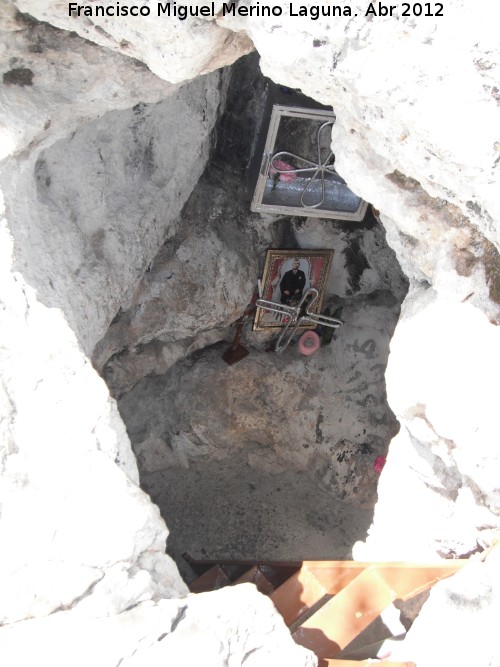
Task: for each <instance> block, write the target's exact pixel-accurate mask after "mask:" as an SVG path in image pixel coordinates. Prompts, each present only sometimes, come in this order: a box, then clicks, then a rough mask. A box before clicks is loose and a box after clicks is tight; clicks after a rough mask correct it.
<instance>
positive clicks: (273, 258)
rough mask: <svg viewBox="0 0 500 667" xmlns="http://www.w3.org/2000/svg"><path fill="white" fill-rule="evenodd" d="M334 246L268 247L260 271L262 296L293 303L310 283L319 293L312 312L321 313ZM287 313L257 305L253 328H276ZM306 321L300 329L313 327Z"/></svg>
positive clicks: (292, 304)
mask: <svg viewBox="0 0 500 667" xmlns="http://www.w3.org/2000/svg"><path fill="white" fill-rule="evenodd" d="M332 257H333V250H307V249H306V250H299V249H297V250H275V249H271V250H268V251H267V254H266V262H265V265H264V273H263V275H262V298H263V299H266V300H268V301H274V302H275V303H280V304H283V305H289V306H296V305H297V304H298V302H299V301H300V300H301V298H302V296H303V295H304V294H305V293H306V292H307V290H308V289H309V288H311V287H314V288H315V289H317V290H318V292H319V296H318V299H317V300H316V302H315V303H314V304H313V306H312V308H311V312H314V313H320V312H321V305H322V303H323V296H324V291H325V287H326V283H327V280H328V274H329V272H330V266H331V263H332ZM285 318H286V316H284V315H280V314H278V313H271V312H267V311H265V310H263V309H262V308H257V311H256V313H255V319H254V324H253V330H254V331H279V330H280V329H281V328H282V327H283V326H285V324H286V319H285ZM313 328H314V327H313V326H312V325H310V324H309V325H305V326H304V327H300V329H313Z"/></svg>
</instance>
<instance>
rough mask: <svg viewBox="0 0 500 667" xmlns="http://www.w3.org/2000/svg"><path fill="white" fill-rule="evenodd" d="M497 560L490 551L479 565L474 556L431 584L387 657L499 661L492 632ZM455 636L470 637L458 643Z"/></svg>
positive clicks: (425, 665) (424, 661)
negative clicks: (401, 636) (428, 591)
mask: <svg viewBox="0 0 500 667" xmlns="http://www.w3.org/2000/svg"><path fill="white" fill-rule="evenodd" d="M499 564H500V563H499V560H498V554H496V553H494V552H492V553H491V555H490V556H488V558H487V560H486V561H485V562H484V563H482V562H480V561H478V560H475V561H473V562H471V563H469V564H468V565H467V566H466V567H465V568H464V569H463V570H462V571H461V572H458V573H457V574H455V575H454V576H453V577H450V578H449V579H446V580H445V581H441V582H439V583H438V584H436V586H434V588H433V589H432V590H431V593H430V596H429V599H428V601H427V602H426V603H425V604H424V606H423V608H422V610H421V612H420V614H419V616H418V618H417V619H416V621H415V622H414V624H413V625H412V627H411V629H410V631H409V632H408V635H407V636H406V638H405V640H404V641H403V642H401V643H398V644H396V646H395V648H394V650H393V653H392V655H391V656H390V658H389V659H390V660H412V661H414V662H416V663H417V664H418V665H419V666H420V665H421V666H422V667H431V666H434V665H438V664H442V663H447V664H451V663H453V664H454V665H457V666H458V667H466V666H467V665H470V664H471V663H474V664H475V665H491V666H496V665H498V664H499V659H498V650H497V647H496V642H495V641H494V636H495V629H496V626H497V620H496V619H497V618H498V614H499V613H500V577H499V574H498V573H499V570H498V566H499ZM458 636H460V637H470V641H460V642H457V637H458ZM405 656H406V657H405ZM409 656H411V657H409Z"/></svg>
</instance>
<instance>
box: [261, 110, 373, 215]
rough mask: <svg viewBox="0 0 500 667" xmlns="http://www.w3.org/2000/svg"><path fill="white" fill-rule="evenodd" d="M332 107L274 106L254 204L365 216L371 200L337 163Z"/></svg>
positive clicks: (293, 211)
mask: <svg viewBox="0 0 500 667" xmlns="http://www.w3.org/2000/svg"><path fill="white" fill-rule="evenodd" d="M334 124H335V114H334V113H333V111H327V110H322V109H307V108H302V107H286V106H282V105H279V104H275V105H274V106H273V110H272V114H271V119H270V121H269V129H268V132H267V139H266V144H265V148H264V153H263V156H262V163H261V166H260V172H259V176H258V179H257V185H256V187H255V193H254V197H253V200H252V205H251V209H252V211H256V212H268V213H285V214H287V215H303V216H307V217H317V218H318V217H319V218H334V219H336V220H351V221H353V222H356V221H357V222H359V221H361V220H363V218H364V216H365V213H366V208H367V203H366V202H365V201H364V200H363V199H361V197H358V195H356V194H355V193H354V192H352V191H351V190H350V189H349V187H348V186H347V183H346V182H345V181H344V179H343V178H342V177H341V176H340V174H338V173H337V170H336V168H335V154H334V152H333V150H332V147H331V143H332V127H333V125H334Z"/></svg>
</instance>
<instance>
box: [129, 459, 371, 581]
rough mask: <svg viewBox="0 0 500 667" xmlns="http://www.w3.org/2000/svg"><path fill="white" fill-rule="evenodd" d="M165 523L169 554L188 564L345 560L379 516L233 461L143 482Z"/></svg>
mask: <svg viewBox="0 0 500 667" xmlns="http://www.w3.org/2000/svg"><path fill="white" fill-rule="evenodd" d="M142 487H143V488H144V490H145V491H146V492H147V493H149V494H150V496H151V498H152V500H153V502H155V503H156V504H157V505H158V506H159V508H160V510H161V513H162V515H163V517H164V518H165V520H166V522H167V525H168V528H169V531H170V535H169V538H168V543H167V551H168V553H169V554H170V555H171V556H172V557H173V558H174V559H175V560H176V562H177V564H178V566H179V570H180V572H181V575H182V576H183V577H184V579H185V580H186V581H188V582H189V581H190V579H191V578H192V571H191V569H190V568H189V567H188V566H186V564H185V562H184V560H183V559H182V553H184V552H188V553H189V554H190V555H191V556H192V557H193V558H196V559H198V558H200V559H202V558H207V559H210V560H217V559H220V560H230V559H241V560H255V561H259V560H261V561H263V560H268V561H269V560H288V561H289V560H292V561H300V560H306V559H309V560H321V559H328V560H330V559H331V560H341V559H350V558H351V549H352V546H353V544H354V543H355V542H356V541H357V540H363V539H365V537H366V531H367V529H368V527H369V525H370V523H371V519H372V516H373V511H372V510H360V509H356V508H352V507H350V506H348V505H346V504H343V503H339V502H337V501H336V500H335V499H334V498H333V497H332V495H331V494H329V493H328V492H327V491H325V490H323V489H322V488H321V487H319V485H318V483H317V482H316V481H315V480H314V479H312V478H311V477H310V476H309V475H308V474H306V473H297V472H285V473H280V474H274V475H271V474H266V473H263V472H260V471H258V470H255V469H254V468H251V467H250V466H249V465H248V464H247V463H246V461H240V460H238V459H235V458H233V459H231V460H225V461H211V462H203V463H196V464H191V466H190V468H189V470H187V469H185V468H169V469H167V470H164V471H161V472H156V473H151V474H149V475H146V476H143V478H142Z"/></svg>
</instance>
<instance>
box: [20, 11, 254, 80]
mask: <svg viewBox="0 0 500 667" xmlns="http://www.w3.org/2000/svg"><path fill="white" fill-rule="evenodd" d="M14 4H15V5H16V7H18V9H19V10H20V11H21V12H26V13H28V14H31V15H32V16H34V17H35V18H37V19H38V20H39V21H47V22H48V23H51V24H52V25H55V26H57V27H58V28H62V29H64V30H70V31H74V32H76V33H77V34H78V35H80V36H81V37H84V38H85V39H89V40H91V41H92V42H95V43H96V44H99V45H101V46H105V47H107V48H108V49H112V50H113V51H118V52H119V53H122V54H124V55H126V56H131V57H132V58H137V59H138V60H141V61H142V62H145V63H146V65H147V66H148V67H149V69H150V70H151V71H152V72H154V73H155V74H157V75H158V76H160V77H161V78H162V79H165V80H166V81H171V82H172V83H181V82H183V81H186V80H188V79H192V78H194V77H196V76H198V75H200V74H207V73H208V72H213V71H214V70H216V69H218V68H220V67H225V66H226V65H230V64H231V63H233V62H234V61H235V60H236V59H237V58H239V57H240V56H242V55H244V54H245V53H249V52H250V51H251V50H252V48H253V45H252V42H251V41H250V40H249V39H248V38H247V37H246V36H245V35H244V34H242V33H238V32H236V33H235V32H233V31H231V30H227V29H226V28H222V27H220V26H218V25H216V24H215V23H214V22H213V21H211V20H206V19H207V18H209V17H203V18H201V19H200V18H191V17H189V18H187V19H186V20H183V21H181V20H179V19H178V18H177V17H174V16H171V17H168V16H167V15H165V14H162V13H160V15H158V13H159V12H158V5H159V4H160V3H156V2H151V3H142V6H150V8H151V12H150V15H149V16H117V17H106V18H103V17H96V16H92V17H85V16H80V17H78V16H75V15H72V16H69V15H68V14H69V12H68V3H66V2H63V3H61V2H58V0H49V1H48V2H47V1H45V2H43V3H41V2H39V1H38V0H18V1H17V0H16V2H15V3H14ZM77 4H80V3H77ZM99 4H101V5H103V6H111V7H113V8H114V7H115V6H116V4H117V3H115V2H110V1H109V0H108V1H104V2H102V3H99ZM122 4H124V3H122ZM161 4H163V5H166V4H168V3H161ZM172 4H173V3H172ZM191 4H192V3H189V5H191ZM196 4H197V3H196ZM200 4H201V3H200ZM203 4H207V3H203ZM216 4H217V5H219V3H216ZM88 6H90V7H91V6H92V5H88ZM216 11H217V9H216Z"/></svg>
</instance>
